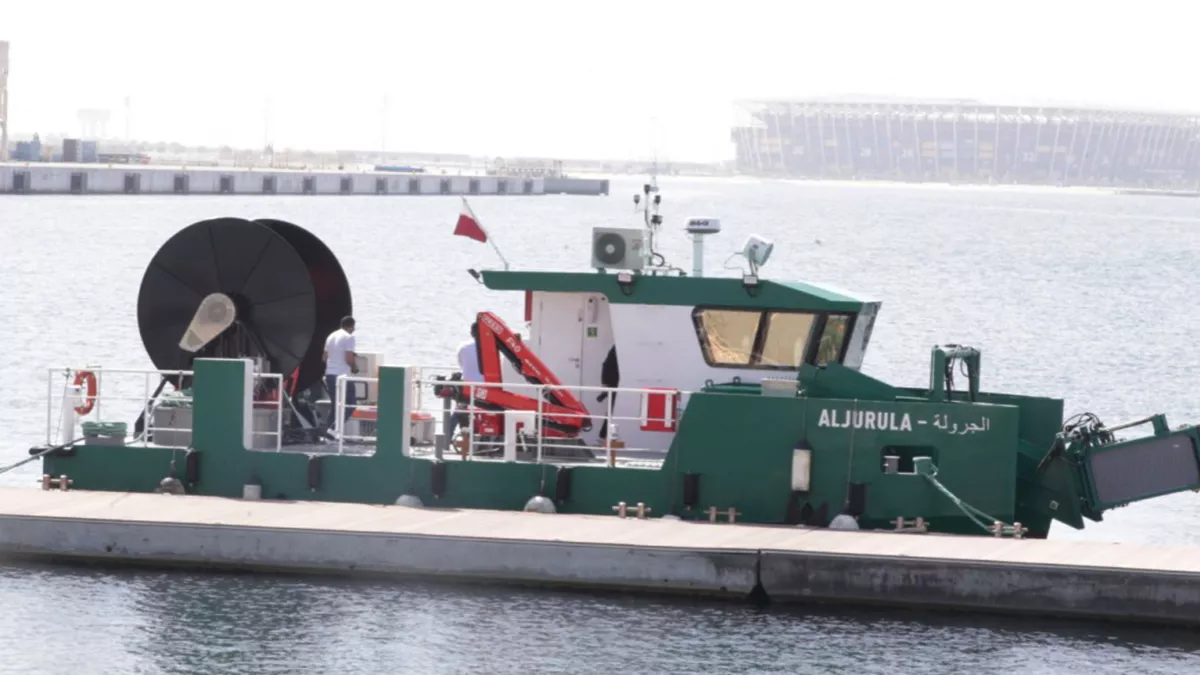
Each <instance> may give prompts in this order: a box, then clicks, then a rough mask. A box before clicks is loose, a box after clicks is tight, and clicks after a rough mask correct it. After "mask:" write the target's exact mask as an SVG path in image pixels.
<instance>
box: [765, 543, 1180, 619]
mask: <svg viewBox="0 0 1200 675" xmlns="http://www.w3.org/2000/svg"><path fill="white" fill-rule="evenodd" d="M760 570H761V571H760V574H761V580H762V585H763V590H764V591H765V592H766V593H767V594H768V595H769V596H770V598H771V600H772V601H775V602H781V603H795V602H837V603H850V604H860V605H884V606H892V607H904V608H933V609H954V610H968V611H972V610H973V611H981V612H988V613H1005V614H1028V615H1036V616H1046V617H1079V618H1094V619H1095V618H1098V619H1114V620H1119V621H1130V622H1150V623H1170V624H1200V574H1197V573H1194V572H1165V571H1158V570H1152V569H1145V570H1130V569H1118V568H1104V567H1089V566H1081V565H1048V564H1029V563H1009V562H999V561H985V560H962V559H936V558H921V557H901V556H895V557H880V556H871V557H868V556H854V555H828V554H819V553H797V552H790V551H763V552H762V564H761V568H760Z"/></svg>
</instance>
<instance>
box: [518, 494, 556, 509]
mask: <svg viewBox="0 0 1200 675" xmlns="http://www.w3.org/2000/svg"><path fill="white" fill-rule="evenodd" d="M525 510H526V511H528V512H530V513H557V512H558V509H556V508H554V502H552V501H550V500H549V499H546V498H545V497H543V496H541V495H534V496H532V497H530V498H529V501H527V502H525Z"/></svg>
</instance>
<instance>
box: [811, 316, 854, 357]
mask: <svg viewBox="0 0 1200 675" xmlns="http://www.w3.org/2000/svg"><path fill="white" fill-rule="evenodd" d="M849 327H850V316H849V315H848V314H830V315H829V317H828V318H827V319H825V330H823V331H821V342H820V343H819V344H818V345H817V365H818V366H819V365H822V364H825V363H837V362H838V361H839V360H840V359H841V356H842V345H844V344H846V330H847V329H848V328H849Z"/></svg>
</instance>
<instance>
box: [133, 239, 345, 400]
mask: <svg viewBox="0 0 1200 675" xmlns="http://www.w3.org/2000/svg"><path fill="white" fill-rule="evenodd" d="M349 314H352V300H351V296H350V285H349V283H348V281H347V280H346V275H345V272H344V271H343V270H342V267H341V265H340V264H339V263H338V261H337V258H336V257H335V256H334V255H333V252H332V251H330V250H329V248H328V247H327V246H326V245H325V244H324V243H323V242H322V241H321V240H320V239H318V238H317V237H316V236H315V235H313V234H312V233H310V232H308V231H307V230H304V229H303V228H301V227H299V226H297V225H294V224H292V223H288V222H285V221H282V220H269V219H261V220H245V219H242V218H214V219H210V220H202V221H200V222H197V223H193V224H192V225H189V226H188V227H186V228H184V229H182V230H180V231H179V232H177V233H176V234H175V235H174V236H172V237H171V238H170V239H168V240H167V241H166V242H165V243H164V244H163V245H162V246H161V247H160V248H159V250H158V252H157V253H156V254H155V255H154V258H153V259H152V260H151V261H150V264H149V265H148V266H147V268H146V272H145V274H144V276H143V277H142V285H141V289H140V291H139V293H138V330H139V331H140V333H141V337H142V344H143V345H144V346H145V348H146V352H147V354H148V355H149V357H150V360H151V362H152V363H153V364H154V366H155V368H157V369H159V370H163V371H170V370H190V369H191V368H192V363H193V362H194V360H195V359H197V358H251V359H255V360H257V361H258V362H259V364H260V367H261V370H262V372H266V373H275V374H279V375H282V376H283V379H284V380H285V381H287V380H288V379H289V378H291V377H292V375H293V373H294V374H295V379H294V381H292V382H290V383H289V384H288V385H286V386H289V388H290V389H291V390H293V391H301V390H304V389H307V388H309V387H311V386H312V385H314V384H316V383H317V382H319V381H320V380H321V375H322V374H323V372H324V364H323V362H322V359H321V355H322V351H323V349H324V341H325V337H326V336H327V335H329V333H331V332H333V331H335V330H337V329H338V327H339V325H340V321H341V318H342V317H343V316H346V315H349ZM185 379H187V378H178V377H166V378H164V382H163V384H165V383H166V382H167V381H170V382H172V384H173V385H174V386H175V387H176V388H178V389H182V388H185V387H186V386H188V384H189V383H187V382H185V381H184V380H185ZM161 389H162V386H161V385H160V387H159V391H160V392H161Z"/></svg>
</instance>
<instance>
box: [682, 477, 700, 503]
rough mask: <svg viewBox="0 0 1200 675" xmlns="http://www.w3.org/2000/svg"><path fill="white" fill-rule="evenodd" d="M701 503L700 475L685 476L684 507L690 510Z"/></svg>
mask: <svg viewBox="0 0 1200 675" xmlns="http://www.w3.org/2000/svg"><path fill="white" fill-rule="evenodd" d="M698 503H700V474H698V473H685V474H683V505H684V506H685V507H687V508H689V509H691V508H693V507H694V506H696V504H698Z"/></svg>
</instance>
